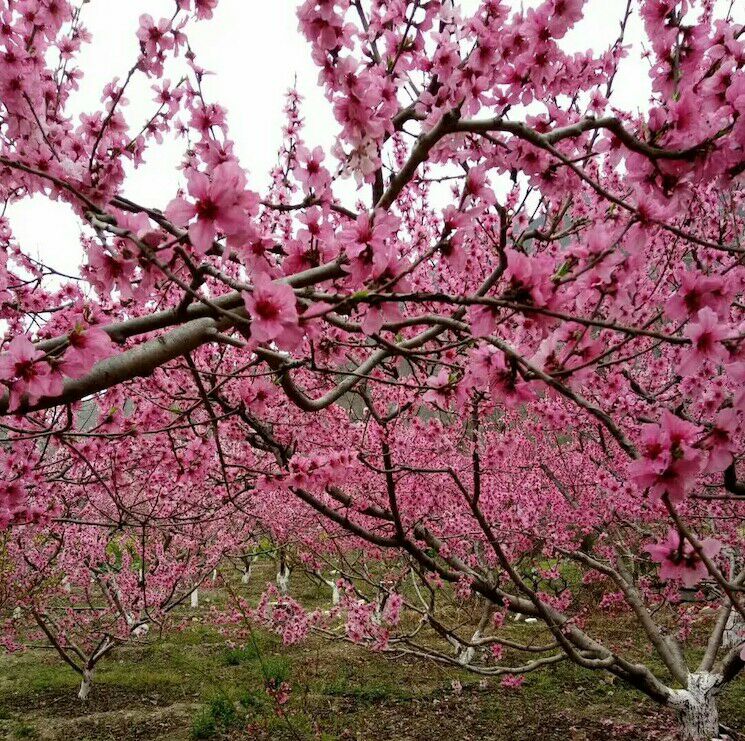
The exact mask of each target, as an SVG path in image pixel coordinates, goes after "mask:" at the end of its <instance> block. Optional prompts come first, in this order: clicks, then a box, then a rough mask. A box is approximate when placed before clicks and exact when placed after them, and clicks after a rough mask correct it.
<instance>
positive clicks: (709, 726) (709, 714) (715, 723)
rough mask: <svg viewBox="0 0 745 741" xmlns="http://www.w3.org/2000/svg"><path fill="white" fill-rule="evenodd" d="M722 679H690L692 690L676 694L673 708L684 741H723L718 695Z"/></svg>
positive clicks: (699, 676) (706, 674)
mask: <svg viewBox="0 0 745 741" xmlns="http://www.w3.org/2000/svg"><path fill="white" fill-rule="evenodd" d="M720 681H721V677H720V676H719V675H718V674H711V673H709V672H701V673H699V674H689V675H688V687H687V689H684V690H674V692H673V697H672V698H671V699H670V707H672V708H673V709H674V710H675V713H676V715H677V717H678V724H679V729H680V735H681V738H682V739H684V741H714V740H715V739H719V738H720V736H719V711H718V709H717V695H718V694H719V688H720Z"/></svg>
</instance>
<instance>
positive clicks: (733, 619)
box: [722, 609, 745, 649]
mask: <svg viewBox="0 0 745 741" xmlns="http://www.w3.org/2000/svg"><path fill="white" fill-rule="evenodd" d="M743 641H745V620H743V619H742V615H740V613H739V612H738V611H737V610H734V609H733V610H732V612H730V614H729V618H728V619H727V625H726V626H725V628H724V634H723V635H722V648H725V649H729V648H734V647H735V646H739V645H740V643H742V642H743Z"/></svg>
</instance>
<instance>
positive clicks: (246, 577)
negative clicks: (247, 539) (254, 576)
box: [241, 558, 253, 584]
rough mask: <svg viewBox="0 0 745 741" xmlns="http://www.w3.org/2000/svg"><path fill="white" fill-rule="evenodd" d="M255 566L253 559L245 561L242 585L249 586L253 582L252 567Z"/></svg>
mask: <svg viewBox="0 0 745 741" xmlns="http://www.w3.org/2000/svg"><path fill="white" fill-rule="evenodd" d="M252 566H253V559H252V558H244V559H243V576H241V584H248V583H249V582H250V581H251V567H252Z"/></svg>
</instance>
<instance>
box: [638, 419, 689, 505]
mask: <svg viewBox="0 0 745 741" xmlns="http://www.w3.org/2000/svg"><path fill="white" fill-rule="evenodd" d="M697 432H698V428H697V427H696V426H695V425H693V424H691V423H690V422H686V421H685V420H682V419H680V418H679V417H678V416H676V415H675V414H672V413H671V412H669V411H668V410H667V409H665V410H664V411H663V412H662V417H661V422H660V424H659V425H654V424H648V425H644V426H643V427H642V444H641V446H640V448H641V449H640V452H641V457H640V458H639V459H638V460H636V461H633V462H632V463H631V464H630V465H629V474H630V475H631V476H632V478H633V479H634V480H635V481H636V483H637V484H638V485H639V486H640V487H641V488H643V489H646V488H648V489H649V490H650V493H651V494H652V495H653V496H657V497H662V496H663V495H665V494H667V495H668V496H669V497H670V500H671V501H673V502H679V501H681V500H682V499H683V498H684V497H685V495H686V493H687V492H688V491H689V490H690V489H691V488H692V487H693V485H694V483H695V479H696V476H697V474H698V473H699V472H700V471H701V468H702V463H703V460H702V455H701V453H700V452H699V451H697V450H695V449H694V448H693V447H692V444H693V443H694V441H695V438H696V433H697Z"/></svg>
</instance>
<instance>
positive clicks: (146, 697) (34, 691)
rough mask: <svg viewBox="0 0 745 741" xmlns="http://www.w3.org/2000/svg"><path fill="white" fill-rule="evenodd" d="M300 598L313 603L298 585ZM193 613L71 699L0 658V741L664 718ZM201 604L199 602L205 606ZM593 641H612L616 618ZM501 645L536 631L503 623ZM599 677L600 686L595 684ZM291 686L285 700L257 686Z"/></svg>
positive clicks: (559, 735)
mask: <svg viewBox="0 0 745 741" xmlns="http://www.w3.org/2000/svg"><path fill="white" fill-rule="evenodd" d="M262 586H263V583H262V582H260V581H259V580H258V579H257V581H256V582H255V584H254V588H253V589H252V591H254V590H255V591H256V592H257V593H258V591H259V590H260V589H261V587H262ZM294 587H295V589H297V590H298V593H299V596H300V597H301V598H302V599H303V600H304V601H306V602H313V601H318V602H319V604H322V603H323V600H324V599H326V596H325V595H323V594H320V593H319V592H318V590H317V589H316V587H315V586H314V585H312V584H310V583H305V582H303V581H302V580H300V579H297V580H296V582H295V584H294ZM204 595H205V597H206V599H204V600H203V605H205V606H203V607H202V608H201V609H200V611H188V610H186V609H184V611H183V612H184V615H185V617H186V618H187V621H188V622H187V623H186V627H185V628H184V629H183V630H181V631H175V630H173V631H168V632H166V633H165V634H164V635H163V636H162V637H160V638H157V637H153V638H152V639H151V640H149V641H148V642H147V643H143V644H132V645H130V646H127V647H123V648H121V649H119V650H118V651H117V652H116V653H115V654H114V656H113V658H112V659H111V660H109V661H108V662H107V663H105V664H103V665H102V666H101V668H100V671H99V672H97V674H96V677H95V683H94V687H93V691H92V693H91V696H90V698H89V699H88V701H87V702H86V703H85V704H83V703H81V702H80V701H79V700H78V699H77V697H76V691H77V685H78V681H79V679H78V676H77V675H76V674H75V673H74V672H73V671H72V670H70V669H69V668H68V667H67V666H65V665H63V664H61V663H60V661H59V659H58V658H57V657H56V655H55V654H53V653H52V652H51V651H48V650H42V649H34V650H30V651H28V652H26V653H23V654H17V655H13V656H2V657H0V738H7V739H24V738H28V739H39V740H40V741H47V740H51V739H64V741H108V740H109V739H112V740H113V739H117V741H119V740H120V739H121V740H123V741H129V740H130V739H131V740H132V741H134V739H138V740H140V739H142V740H146V741H155V740H156V739H158V740H160V741H165V740H166V739H168V740H169V741H170V740H173V741H194V740H198V739H242V738H251V739H259V740H260V741H273V740H274V739H277V741H284V740H285V739H287V740H288V741H291V740H292V741H298V739H303V740H305V739H308V740H311V739H313V740H315V739H320V740H321V741H332V740H338V741H346V740H351V739H355V740H356V739H376V740H382V741H386V740H390V741H393V740H394V739H395V740H396V741H419V740H420V739H421V740H422V741H424V739H431V738H433V735H436V736H438V737H451V738H457V739H463V741H469V740H470V739H474V740H475V739H482V738H488V739H495V741H508V740H509V741H512V740H515V741H520V740H521V739H525V740H526V741H527V740H528V739H530V740H531V741H532V739H538V738H540V739H542V740H543V739H546V740H548V741H551V740H553V739H556V740H557V741H558V740H559V739H562V740H564V739H570V740H572V741H592V740H593V739H605V738H613V739H625V740H626V741H631V740H639V741H641V740H642V739H649V740H652V739H659V740H662V739H670V738H672V736H671V735H670V730H669V729H670V728H671V726H672V724H671V722H670V721H671V718H670V716H669V715H668V714H667V713H666V712H665V711H663V710H661V709H659V708H658V707H656V706H655V705H654V704H653V703H651V702H649V701H647V700H645V699H643V698H641V697H640V696H639V694H638V693H636V692H635V691H634V690H632V689H629V688H627V687H625V686H623V685H622V684H621V683H619V682H617V681H612V680H611V679H610V678H606V679H600V677H599V676H598V675H596V674H592V675H589V674H588V673H587V672H584V671H582V670H581V669H579V668H577V667H575V666H574V665H572V664H569V663H566V662H565V663H561V664H558V665H556V666H555V667H553V668H551V669H549V670H547V671H544V672H539V673H535V674H530V675H528V676H527V677H526V680H525V684H524V685H523V687H522V688H520V689H517V690H515V689H506V688H502V687H501V686H500V684H499V680H497V679H490V680H488V682H487V684H486V686H485V687H483V686H480V684H479V678H478V677H474V675H471V674H468V673H466V672H463V671H461V670H458V669H454V668H445V667H441V666H438V665H434V664H432V663H425V662H420V661H414V660H408V659H403V660H402V659H398V660H396V661H392V660H390V659H389V658H388V657H386V656H385V655H382V654H379V653H373V652H370V651H367V650H365V649H362V648H358V647H356V646H352V645H349V644H347V643H341V642H329V641H327V640H324V639H321V638H319V637H315V638H312V639H310V640H308V641H306V642H304V643H302V644H300V645H297V646H283V645H282V644H281V642H280V641H279V639H278V638H277V637H276V636H274V635H271V634H268V633H265V632H261V631H257V632H255V634H254V641H253V643H251V642H249V643H247V644H245V645H236V646H232V645H229V644H228V643H227V642H226V639H225V637H224V636H222V635H220V634H219V633H218V632H216V631H215V630H214V629H213V628H210V627H207V626H206V621H205V622H203V617H205V610H206V609H208V608H209V606H210V605H214V604H221V603H222V602H223V601H224V600H225V599H226V595H225V593H224V592H223V591H222V590H221V589H214V590H204ZM207 599H209V602H207ZM604 619H605V620H608V621H611V620H612V621H614V622H613V624H612V625H610V624H609V625H607V626H605V627H606V632H608V631H613V633H614V634H615V633H617V634H618V635H617V637H618V640H623V639H624V622H623V620H620V619H617V618H612V617H608V618H604ZM507 630H509V631H510V632H511V633H514V636H515V637H517V636H522V637H525V633H526V632H528V631H532V630H539V628H536V627H533V626H526V625H525V624H510V625H509V626H507ZM599 679H600V681H598V680H599ZM285 681H286V682H288V683H289V685H290V686H291V688H292V689H291V694H290V697H289V700H288V701H287V702H286V704H281V703H278V702H276V701H275V699H274V698H273V697H272V696H271V695H270V694H269V693H267V691H266V687H267V684H268V683H270V684H272V686H275V687H278V686H279V685H280V684H281V683H282V682H285ZM721 711H722V721H723V722H724V723H725V724H727V725H728V726H729V727H731V728H733V729H734V730H735V731H736V732H739V733H740V734H743V732H745V682H743V681H742V680H740V681H738V682H736V683H735V684H734V685H733V686H732V687H730V689H729V690H728V692H727V693H726V694H725V695H724V697H723V698H722V702H721Z"/></svg>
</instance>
